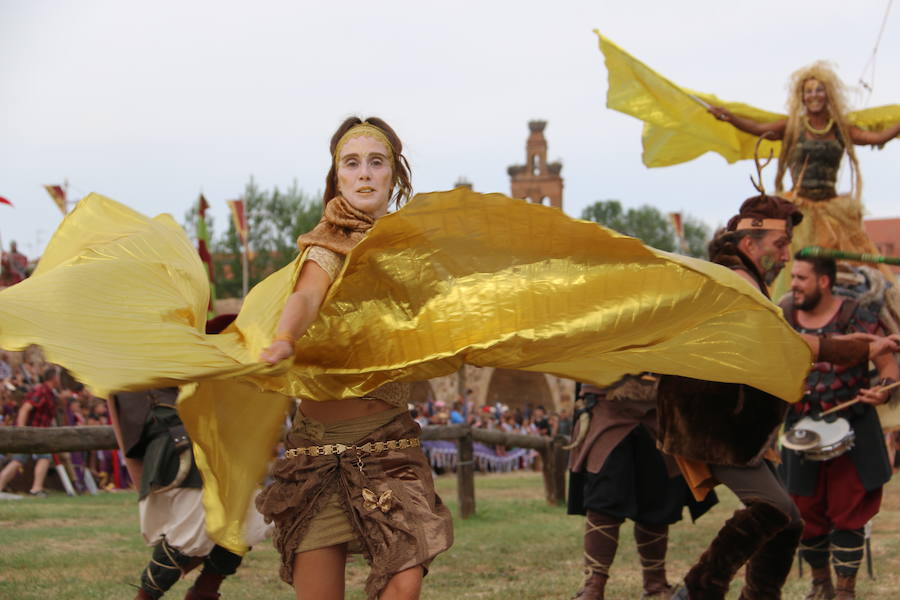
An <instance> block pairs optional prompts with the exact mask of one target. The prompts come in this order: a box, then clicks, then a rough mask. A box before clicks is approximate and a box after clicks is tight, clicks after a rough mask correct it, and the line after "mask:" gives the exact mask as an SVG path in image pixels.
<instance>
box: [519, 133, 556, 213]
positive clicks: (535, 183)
mask: <svg viewBox="0 0 900 600" xmlns="http://www.w3.org/2000/svg"><path fill="white" fill-rule="evenodd" d="M546 126H547V121H529V122H528V129H530V130H531V133H530V134H528V141H527V142H526V143H525V164H524V165H512V166H511V167H509V168H508V169H507V170H506V172H507V173H509V177H510V180H511V182H510V187H511V188H512V189H511V195H512V196H513V198H522V199H523V200H527V201H529V202H535V203H537V204H549V205H550V206H554V207H556V208H558V209H560V210H562V192H563V180H562V177H560V175H559V172H560V171H562V163H558V162H555V163H548V162H547V140H546V139H544V127H546Z"/></svg>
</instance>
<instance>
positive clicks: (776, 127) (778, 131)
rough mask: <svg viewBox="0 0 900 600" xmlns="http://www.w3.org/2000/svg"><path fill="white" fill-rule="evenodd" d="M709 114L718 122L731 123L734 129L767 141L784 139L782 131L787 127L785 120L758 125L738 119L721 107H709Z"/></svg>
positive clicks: (755, 122)
mask: <svg viewBox="0 0 900 600" xmlns="http://www.w3.org/2000/svg"><path fill="white" fill-rule="evenodd" d="M708 110H709V112H710V114H712V116H714V117H715V118H717V119H718V120H720V121H724V122H726V123H731V125H733V126H734V127H735V128H736V129H740V130H741V131H743V132H744V133H749V134H750V135H755V136H761V135H767V134H768V135H767V137H768V139H771V140H780V139H782V138H783V137H784V129H785V127H786V126H787V119H781V120H780V121H772V122H771V123H760V122H759V121H754V120H753V119H748V118H746V117H739V116H737V115H736V114H734V113H733V112H731V111H730V110H728V109H727V108H722V107H721V106H710V107H709V109H708Z"/></svg>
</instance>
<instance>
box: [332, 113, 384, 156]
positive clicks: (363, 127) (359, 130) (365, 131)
mask: <svg viewBox="0 0 900 600" xmlns="http://www.w3.org/2000/svg"><path fill="white" fill-rule="evenodd" d="M364 135H367V136H369V137H373V138H375V139H376V140H378V141H379V142H381V143H382V144H384V147H385V148H387V153H388V159H389V160H390V161H391V166H393V165H394V149H393V148H392V147H391V142H390V140H388V138H387V136H386V135H385V134H384V132H383V131H382V130H381V129H379V128H378V127H375V126H374V125H372V124H370V123H359V124H358V125H354V126H353V127H351V128H350V129H348V130H347V133H345V134H344V135H342V136H341V139H339V140H338V143H337V146H335V148H334V164H335V165H337V164H338V160H340V158H341V149H342V148H343V147H344V144H346V143H347V142H348V141H350V140H351V139H353V138H357V137H362V136H364Z"/></svg>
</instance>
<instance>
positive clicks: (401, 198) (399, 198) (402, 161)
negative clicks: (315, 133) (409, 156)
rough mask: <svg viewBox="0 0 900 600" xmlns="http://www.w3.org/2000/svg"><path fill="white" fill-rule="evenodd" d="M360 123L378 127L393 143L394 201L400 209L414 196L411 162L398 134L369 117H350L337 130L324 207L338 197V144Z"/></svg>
mask: <svg viewBox="0 0 900 600" xmlns="http://www.w3.org/2000/svg"><path fill="white" fill-rule="evenodd" d="M360 123H368V124H369V125H372V126H374V127H377V128H378V129H380V130H381V131H382V133H384V135H385V137H386V138H387V139H388V141H389V142H390V143H391V151H392V153H393V155H394V164H393V165H391V167H392V169H393V172H394V174H393V182H392V183H393V184H394V189H395V190H396V191H395V192H394V196H393V198H392V200H393V201H394V205H395V206H398V207H399V206H400V205H401V204H402V203H403V202H406V201H407V200H409V197H410V196H411V195H412V183H411V182H410V177H411V175H410V168H409V162H407V160H406V157H405V156H403V142H401V141H400V138H399V137H398V136H397V132H395V131H394V129H393V128H392V127H391V126H390V125H388V124H387V123H385V122H384V121H383V120H382V119H379V118H378V117H369V118H367V119H365V120H362V119H360V118H359V117H348V118H347V119H345V120H344V122H343V123H341V126H340V127H338V128H337V131H335V132H334V135H333V136H331V145H330V146H329V150H330V151H331V168H330V169H328V175H327V176H326V177H325V194H324V196H323V197H322V204H323V206H324V205H325V204H326V203H327V202H328V201H329V200H331V199H332V198H334V197H335V196H337V195H338V185H337V160H335V159H336V158H337V157H335V155H334V152H335V150H336V149H337V145H338V142H339V141H341V138H342V137H344V134H345V133H347V132H348V131H350V129H351V128H352V127H354V126H355V125H359V124H360Z"/></svg>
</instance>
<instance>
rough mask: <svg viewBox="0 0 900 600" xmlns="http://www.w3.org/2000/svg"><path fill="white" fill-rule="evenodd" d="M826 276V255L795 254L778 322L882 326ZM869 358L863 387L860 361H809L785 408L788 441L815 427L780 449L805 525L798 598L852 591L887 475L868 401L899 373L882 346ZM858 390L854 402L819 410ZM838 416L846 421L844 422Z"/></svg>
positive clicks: (820, 328)
mask: <svg viewBox="0 0 900 600" xmlns="http://www.w3.org/2000/svg"><path fill="white" fill-rule="evenodd" d="M835 278H836V266H835V262H834V260H833V259H831V258H804V257H801V256H800V255H799V254H798V255H797V256H795V257H794V265H793V268H792V269H791V294H790V295H789V296H787V297H785V299H784V300H783V301H782V302H781V307H782V309H783V310H784V316H785V318H786V319H787V321H788V322H789V323H790V324H791V325H792V326H793V327H794V329H796V330H797V331H799V332H800V333H805V334H812V335H817V336H834V335H842V334H849V333H868V334H880V333H882V332H883V328H882V327H881V325H880V323H879V321H878V317H877V316H876V314H875V313H873V312H871V311H870V310H868V309H867V308H866V307H864V306H862V305H861V304H860V303H859V302H857V301H856V300H853V299H850V298H847V297H842V296H836V295H834V293H833V291H832V288H833V286H834V283H835ZM872 361H873V362H874V364H875V366H876V367H877V369H878V375H879V377H880V378H881V381H880V382H879V386H875V387H873V388H872V389H867V388H869V384H870V381H869V374H868V371H869V361H868V360H861V361H859V362H857V363H855V364H853V365H850V366H847V365H841V366H837V365H835V364H833V363H831V362H824V361H822V362H817V363H816V364H815V365H814V366H813V368H812V370H811V371H810V372H809V375H808V376H807V378H806V395H805V396H804V399H803V400H802V401H801V402H798V403H797V404H795V405H794V406H793V407H792V409H791V410H790V412H789V413H788V416H787V419H786V423H785V430H786V431H788V435H787V436H786V437H787V439H788V440H790V439H792V436H791V434H790V432H791V430H792V429H794V433H799V434H800V435H799V436H795V437H794V438H793V439H795V440H800V439H802V438H803V437H804V434H805V433H806V432H805V431H800V429H804V430H809V431H813V432H818V433H819V435H809V434H806V436H807V437H811V438H814V439H813V440H812V442H813V443H815V442H818V443H816V444H815V445H814V446H811V447H809V448H805V451H798V450H792V449H789V448H787V447H785V448H783V449H782V460H783V467H782V468H783V469H784V474H785V479H786V483H787V488H788V491H789V492H790V494H791V497H792V498H793V499H794V501H795V502H796V504H797V507H798V508H799V509H800V513H801V515H802V516H803V521H804V523H805V526H804V529H803V535H802V538H801V543H800V555H801V557H802V558H803V559H804V560H806V561H807V562H808V563H809V564H810V566H811V567H812V577H813V581H812V589H811V590H810V592H809V595H807V596H806V598H807V600H815V599H830V598H838V599H840V600H844V599H849V598H854V597H855V595H854V588H855V581H856V572H857V570H858V569H859V565H860V563H861V561H862V556H863V545H864V536H863V527H864V525H865V524H866V523H867V522H868V521H869V520H870V519H871V518H872V517H874V516H875V514H877V513H878V509H879V507H880V506H881V490H882V486H883V485H884V484H885V483H886V482H887V481H888V480H889V479H890V477H891V467H890V462H889V460H888V455H887V450H886V449H885V445H884V441H883V439H882V434H881V423H880V422H879V420H878V413H877V412H876V410H875V405H877V404H882V403H884V402H885V401H887V400H888V398H889V395H890V392H888V391H885V392H881V391H879V389H878V388H879V387H881V386H884V385H886V384H889V383H892V382H893V381H895V380H896V379H897V378H898V377H900V369H898V367H897V363H896V361H895V360H894V358H893V356H891V355H890V354H887V355H881V356H876V357H874V358H873V359H872ZM857 397H858V398H859V400H860V402H858V403H856V404H853V405H851V406H848V407H846V408H844V409H841V410H839V411H836V412H833V413H831V414H829V415H827V416H825V417H823V418H819V417H818V414H819V413H821V412H824V411H827V410H828V409H830V408H834V407H835V406H837V405H838V404H841V403H843V402H847V401H849V400H853V399H854V398H857ZM835 418H836V419H837V422H835ZM841 419H843V420H846V422H847V423H849V428H848V427H846V423H843V422H841ZM801 420H802V421H801ZM798 421H799V422H800V425H799V426H798ZM829 423H833V425H829ZM820 424H821V427H819V426H818V425H820ZM795 428H796V429H795ZM830 430H834V431H835V432H836V433H835V434H831V433H830ZM831 438H836V439H831ZM837 438H839V439H837ZM785 443H786V444H787V442H785ZM790 445H791V446H794V447H797V444H790ZM800 445H801V446H802V445H803V444H800ZM806 445H809V444H806ZM829 549H830V554H831V561H832V563H833V564H834V570H835V572H836V574H837V589H836V590H835V588H834V586H833V584H832V581H831V570H830V567H829V566H828V556H829Z"/></svg>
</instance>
